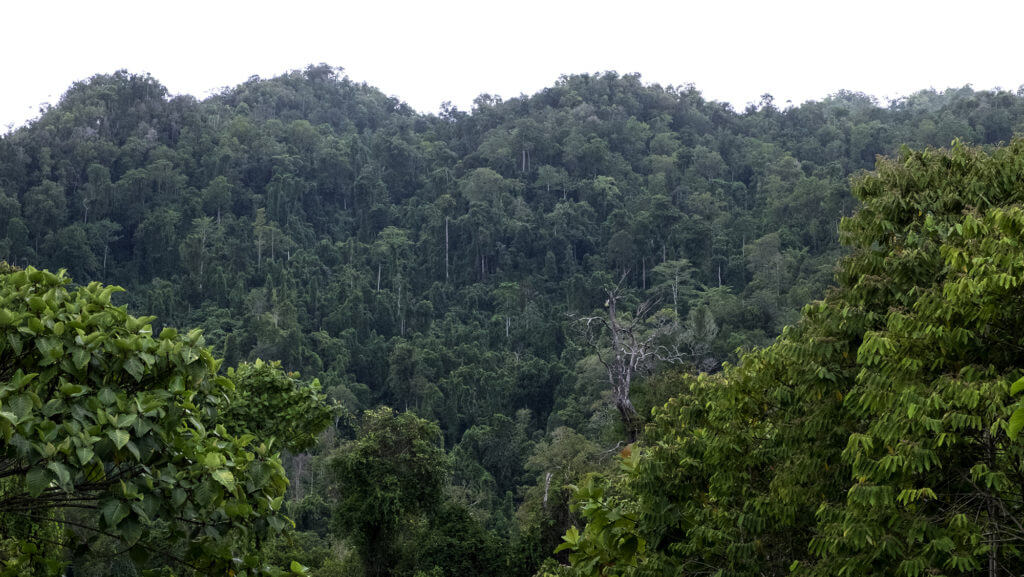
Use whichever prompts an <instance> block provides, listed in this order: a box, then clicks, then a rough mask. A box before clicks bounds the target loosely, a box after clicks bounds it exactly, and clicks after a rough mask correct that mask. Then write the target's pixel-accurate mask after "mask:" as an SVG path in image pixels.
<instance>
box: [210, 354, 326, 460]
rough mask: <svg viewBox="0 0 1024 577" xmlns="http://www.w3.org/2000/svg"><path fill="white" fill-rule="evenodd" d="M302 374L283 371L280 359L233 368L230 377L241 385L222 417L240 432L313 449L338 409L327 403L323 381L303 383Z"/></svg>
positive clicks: (290, 446)
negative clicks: (321, 388)
mask: <svg viewBox="0 0 1024 577" xmlns="http://www.w3.org/2000/svg"><path fill="white" fill-rule="evenodd" d="M298 377H299V375H298V374H296V373H285V372H284V371H283V370H281V363H280V362H279V361H273V362H270V363H265V362H263V361H262V360H259V359H257V360H256V361H255V362H253V363H242V364H240V365H239V366H238V367H237V368H234V367H232V368H229V369H228V378H229V379H231V380H232V381H234V382H235V383H237V385H236V390H235V393H234V395H233V396H232V399H231V403H230V404H229V405H228V406H227V407H226V408H225V410H224V411H223V413H221V415H220V416H219V420H220V421H221V422H223V423H224V424H225V425H226V426H228V427H229V428H231V429H232V430H234V431H236V432H238V433H251V434H253V435H255V436H256V437H257V438H259V439H262V440H264V441H270V440H271V439H276V440H277V441H278V442H279V443H280V444H281V445H282V446H283V447H284V448H286V449H288V450H289V451H291V452H293V453H298V452H301V451H303V450H306V449H309V448H310V447H312V446H313V445H314V444H315V443H316V440H317V435H319V434H320V433H321V432H322V431H323V430H324V429H326V428H327V426H328V425H330V424H331V422H332V418H333V417H334V414H335V412H336V411H335V410H333V409H332V408H331V406H329V405H328V404H327V403H326V402H325V399H324V396H323V395H322V394H321V393H320V382H319V381H317V380H316V379H314V380H313V381H312V382H310V383H303V382H301V381H299V378H298Z"/></svg>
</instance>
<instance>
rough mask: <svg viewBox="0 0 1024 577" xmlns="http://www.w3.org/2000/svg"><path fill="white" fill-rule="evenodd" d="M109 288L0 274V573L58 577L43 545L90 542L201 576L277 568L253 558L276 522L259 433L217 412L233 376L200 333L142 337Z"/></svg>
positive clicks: (145, 329)
mask: <svg viewBox="0 0 1024 577" xmlns="http://www.w3.org/2000/svg"><path fill="white" fill-rule="evenodd" d="M3 266H4V267H6V265H3ZM118 290H120V289H119V288H118V287H113V286H103V285H101V284H99V283H95V282H94V283H90V284H89V285H87V286H84V287H79V288H72V287H71V286H70V280H69V279H68V278H67V277H66V276H64V274H63V273H57V274H53V273H50V272H47V271H40V270H35V269H33V268H31V267H30V268H27V269H26V270H23V271H12V270H10V269H8V270H6V271H4V270H0V336H2V338H0V437H2V439H3V443H2V444H0V535H2V537H0V574H4V575H26V574H37V575H51V574H57V573H59V571H60V569H61V566H62V565H63V564H64V563H65V560H64V559H62V558H61V556H60V555H54V554H53V553H52V551H53V550H54V545H56V546H58V547H60V548H65V549H70V550H72V551H77V550H79V549H80V548H88V547H89V546H90V543H95V542H97V541H98V540H102V539H113V540H115V541H118V542H120V543H121V544H122V548H126V549H128V550H129V551H130V552H132V553H133V555H135V554H137V555H138V557H139V558H148V557H160V558H164V560H165V561H167V562H173V563H174V564H177V565H180V566H185V567H187V568H191V569H193V570H195V571H199V572H205V573H209V574H220V575H224V574H229V572H235V574H238V575H261V574H274V571H273V570H272V569H271V568H269V567H264V566H262V564H261V563H260V560H259V557H258V556H255V555H253V554H252V551H251V549H250V545H251V544H252V543H253V541H254V540H257V539H260V538H261V537H263V536H266V535H270V534H273V533H276V532H279V531H281V530H282V529H284V528H285V527H286V526H287V525H288V524H289V521H288V520H287V519H286V518H285V517H284V516H283V515H282V514H281V513H280V507H281V502H282V500H283V498H284V491H285V488H286V487H287V483H288V480H287V479H286V478H285V474H284V469H283V468H282V466H281V463H280V459H279V458H278V455H277V453H276V452H275V451H274V449H273V446H272V442H273V441H272V439H269V438H267V439H258V438H257V437H256V436H255V435H252V434H249V432H248V431H245V430H239V428H238V427H236V426H233V425H232V424H231V423H223V422H221V421H219V420H218V419H217V414H218V412H220V411H223V410H225V409H228V408H229V407H230V406H231V403H232V400H233V399H235V398H236V396H235V395H236V391H237V388H236V382H235V381H232V380H231V379H229V378H227V377H224V376H218V375H217V369H218V366H219V361H217V360H216V359H214V358H213V356H212V355H211V353H210V351H209V349H207V348H205V347H204V346H203V339H202V336H201V334H200V333H199V331H192V332H190V333H188V334H178V332H177V331H175V330H174V329H171V328H165V329H163V331H161V333H160V334H159V335H157V336H154V335H153V334H152V328H151V324H150V323H151V322H152V321H153V319H154V317H138V318H137V317H133V316H131V315H129V314H128V313H127V312H126V311H125V309H124V308H123V307H115V306H113V305H112V304H111V303H110V299H111V296H112V294H113V293H114V292H115V291H118ZM247 376H248V375H246V374H244V373H239V374H237V375H236V378H238V382H237V385H238V386H240V387H243V388H244V387H246V386H247V383H246V382H245V381H244V378H245V377H247ZM284 408H286V407H283V406H279V407H276V410H277V411H279V410H281V409H284ZM44 550H45V551H51V553H50V554H46V555H44V554H43V553H42V551H44ZM277 574H280V572H278V573H277Z"/></svg>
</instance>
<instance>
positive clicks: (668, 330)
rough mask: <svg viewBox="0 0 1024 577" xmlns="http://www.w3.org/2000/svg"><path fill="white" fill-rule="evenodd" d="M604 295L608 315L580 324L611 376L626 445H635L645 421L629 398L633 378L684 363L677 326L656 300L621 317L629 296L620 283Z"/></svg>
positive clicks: (580, 320)
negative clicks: (665, 365) (661, 365)
mask: <svg viewBox="0 0 1024 577" xmlns="http://www.w3.org/2000/svg"><path fill="white" fill-rule="evenodd" d="M605 293H606V295H607V297H608V298H607V300H606V301H605V307H606V308H607V309H608V313H607V315H600V316H589V317H582V318H580V319H579V320H578V321H577V322H578V323H579V327H580V329H581V330H582V332H583V336H584V338H585V339H586V340H587V342H588V343H589V344H590V346H592V347H593V348H594V351H595V352H596V354H597V357H598V360H599V361H600V362H601V364H602V365H603V366H604V368H605V370H606V371H607V373H608V382H609V383H610V384H611V387H612V403H613V404H614V405H615V408H616V409H617V410H618V411H619V416H620V418H621V419H622V424H623V426H624V427H625V429H626V439H627V442H629V443H632V442H634V441H636V440H637V436H638V435H639V433H640V429H641V427H642V426H643V419H642V418H641V417H640V415H639V414H637V412H636V408H634V407H633V401H632V400H630V398H629V391H630V388H631V387H632V385H633V379H634V378H635V377H637V376H640V375H643V374H645V373H646V372H648V371H650V370H652V369H653V368H654V366H655V364H656V363H658V362H662V363H677V362H681V361H682V360H683V356H682V353H681V352H680V351H679V349H678V348H677V347H676V345H675V344H674V343H673V342H672V341H673V339H672V338H671V337H672V334H673V333H675V332H676V330H677V329H678V323H677V322H676V318H675V315H674V314H673V313H671V312H665V311H659V310H657V304H658V302H657V301H655V300H646V301H643V302H641V303H639V304H638V305H637V306H636V310H635V311H634V313H633V314H629V313H625V314H622V313H621V312H620V311H619V307H620V306H622V304H623V303H624V302H625V296H626V294H625V291H624V290H623V288H622V283H621V282H620V283H619V284H618V285H616V286H614V287H611V288H609V289H607V290H606V291H605ZM605 339H607V340H605ZM605 348H607V349H608V351H607V352H604V349H605Z"/></svg>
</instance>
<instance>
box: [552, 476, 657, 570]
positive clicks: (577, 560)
mask: <svg viewBox="0 0 1024 577" xmlns="http://www.w3.org/2000/svg"><path fill="white" fill-rule="evenodd" d="M623 465H624V466H625V467H630V468H631V467H632V466H634V465H635V460H633V459H631V458H626V459H624V460H623ZM573 489H574V490H575V499H576V500H575V501H574V503H573V506H572V510H573V512H576V513H579V515H580V517H581V518H582V520H583V521H585V522H586V525H585V527H584V529H583V532H582V533H581V532H580V531H579V530H578V529H576V527H571V528H570V529H569V530H568V531H567V532H566V533H565V536H563V537H562V539H563V540H564V543H562V544H561V545H559V546H558V547H557V548H556V549H555V552H556V553H557V552H559V551H562V550H571V551H572V553H570V554H569V561H570V562H571V563H572V565H573V568H574V569H575V570H576V571H577V572H578V574H579V575H585V576H588V577H591V576H594V577H596V576H599V575H621V574H622V573H623V571H625V570H628V569H629V568H630V567H631V566H632V565H634V564H635V562H636V558H637V556H638V555H639V556H641V557H642V556H643V554H644V553H645V549H646V542H645V541H644V539H643V538H642V537H640V536H639V535H638V534H637V531H636V504H635V503H634V502H633V501H631V500H629V499H621V498H617V497H615V496H613V495H609V494H608V493H607V489H608V487H607V481H606V480H605V479H603V478H600V477H595V476H587V477H586V479H585V480H584V482H583V483H582V484H581V485H580V486H579V487H573Z"/></svg>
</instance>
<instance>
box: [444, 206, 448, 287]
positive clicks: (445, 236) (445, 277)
mask: <svg viewBox="0 0 1024 577" xmlns="http://www.w3.org/2000/svg"><path fill="white" fill-rule="evenodd" d="M444 282H448V217H447V216H446V217H444Z"/></svg>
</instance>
